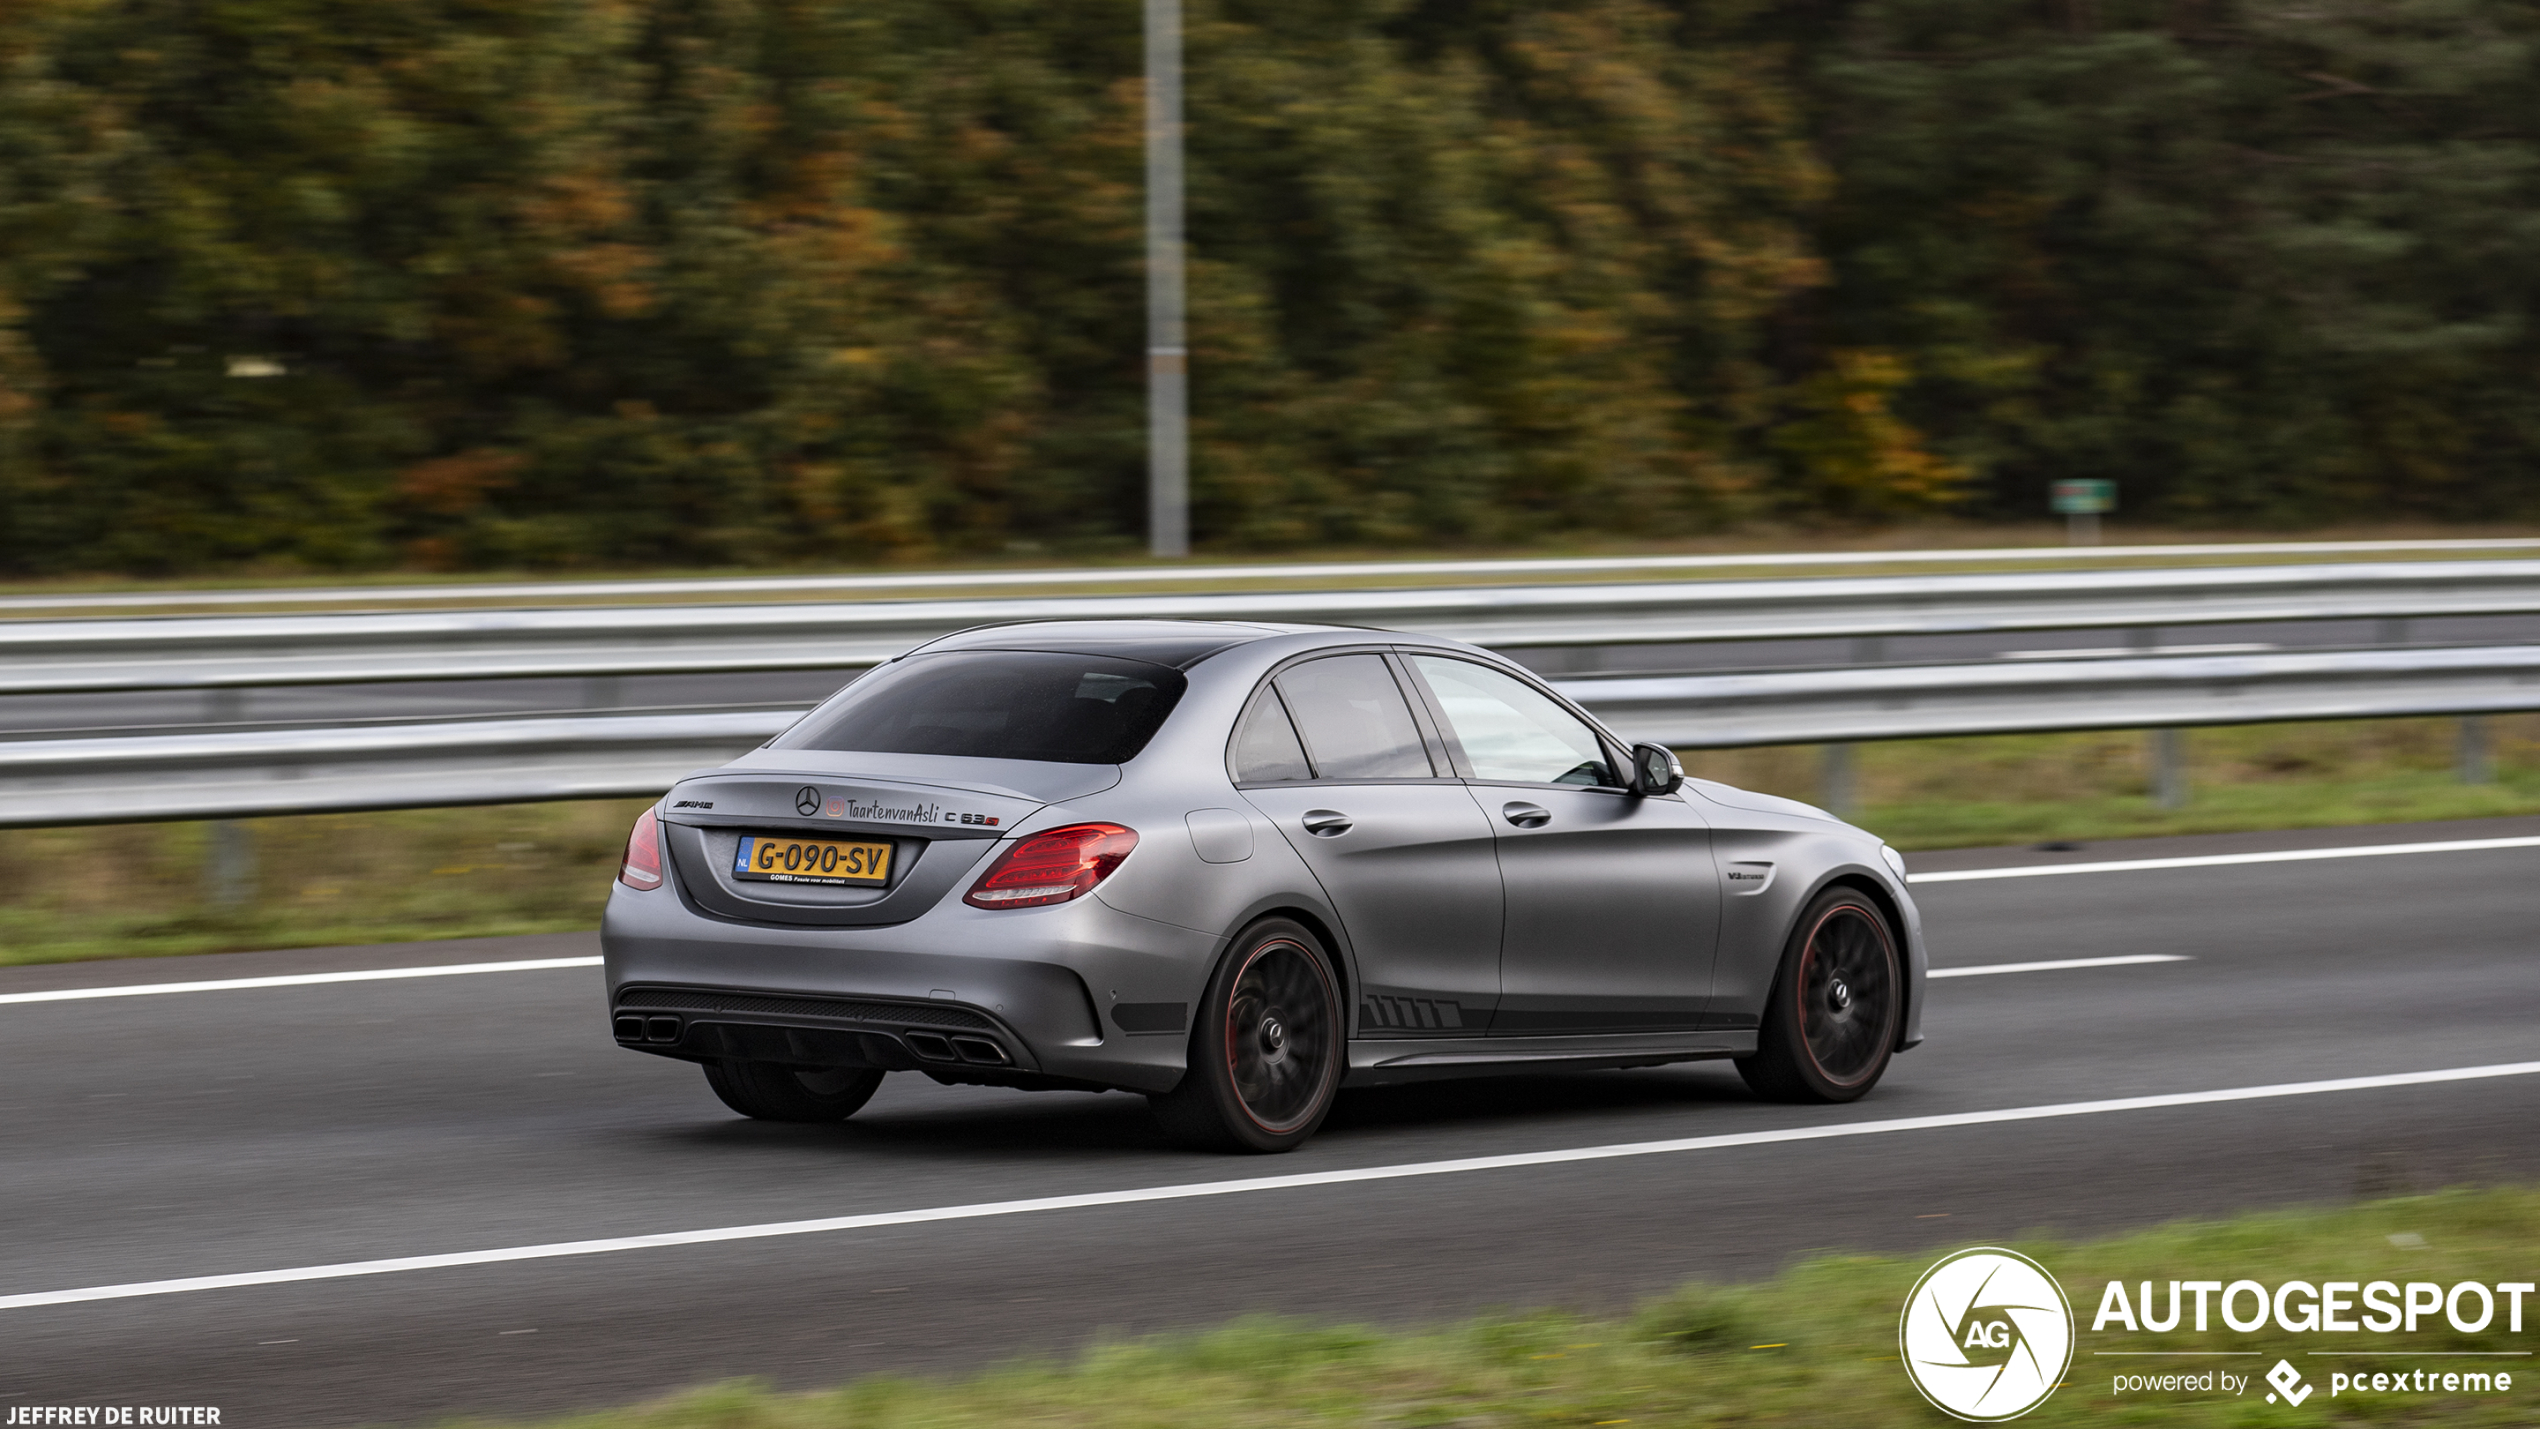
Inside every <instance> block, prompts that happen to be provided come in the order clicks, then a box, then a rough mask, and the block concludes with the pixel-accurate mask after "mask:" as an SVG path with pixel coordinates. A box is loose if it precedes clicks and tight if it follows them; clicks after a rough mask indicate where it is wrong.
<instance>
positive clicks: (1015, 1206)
mask: <svg viewBox="0 0 2540 1429" xmlns="http://www.w3.org/2000/svg"><path fill="white" fill-rule="evenodd" d="M2535 1074H2540V1062H2505V1063H2499V1064H2496V1065H2493V1066H2485V1067H2445V1068H2440V1069H2437V1070H2434V1071H2425V1072H2394V1073H2389V1074H2387V1075H2384V1076H2378V1077H2339V1078H2337V1079H2335V1080H2333V1081H2324V1082H2283V1083H2278V1084H2275V1085H2272V1086H2263V1087H2229V1088H2224V1089H2221V1090H2216V1091H2203V1092H2171V1093H2167V1094H2164V1095H2160V1096H2148V1097H2118V1098H2115V1099H2112V1100H2108V1101H2095V1102H2061V1103H2056V1104H2052V1105H2047V1106H2023V1107H2006V1108H2003V1109H2001V1110H1999V1111H1968V1112H1952V1113H1949V1114H1947V1115H1942V1116H1908V1117H1897V1118H1895V1119H1893V1120H1889V1121H1854V1122H1842V1123H1838V1124H1836V1125H1833V1126H1796V1127H1787V1128H1784V1129H1781V1130H1778V1131H1741V1132H1731V1133H1729V1134H1726V1135H1722V1136H1689V1137H1684V1138H1681V1139H1679V1140H1674V1141H1633V1142H1624V1143H1621V1144H1618V1145H1613V1146H1582V1147H1576V1148H1573V1149H1570V1150H1567V1151H1523V1152H1517V1153H1515V1154H1513V1155H1506V1156H1469V1157H1464V1158H1462V1159H1460V1160H1454V1161H1414V1162H1408V1163H1403V1164H1399V1165H1393V1166H1364V1167H1359V1168H1356V1169H1354V1170H1344V1171H1306V1172H1300V1173H1298V1174H1296V1175H1292V1176H1253V1177H1247V1178H1245V1179H1242V1180H1237V1181H1198V1182H1191V1183H1186V1184H1183V1185H1178V1186H1141V1187H1135V1188H1131V1189H1128V1190H1120V1191H1090V1192H1086V1193H1084V1194H1082V1195H1074V1196H1041V1197H1036V1198H1034V1199H1031V1200H1024V1201H986V1202H980V1203H976V1204H973V1205H966V1206H931V1207H927V1208H925V1209H923V1210H913V1211H877V1212H873V1213H871V1214H867V1215H860V1216H828V1217H824V1218H822V1219H819V1220H808V1221H770V1222H765V1223H762V1224H759V1225H748V1226H717V1227H714V1228H712V1229H710V1230H693V1231H666V1232H663V1233H661V1234H658V1235H632V1236H613V1237H610V1238H608V1239H605V1240H571V1241H556V1242H552V1243H549V1244H546V1245H515V1246H505V1247H503V1248H500V1249H496V1250H462V1251H455V1252H452V1253H449V1254H445V1255H408V1256H399V1257H396V1258H394V1259H390V1260H352V1261H341V1262H338V1263H336V1264H333V1265H302V1266H295V1267H292V1268H290V1269H287V1270H251V1271H247V1272H245V1273H243V1274H238V1275H197V1276H191V1277H188V1278H185V1279H181V1280H141V1281H134V1282H131V1283H129V1284H124V1285H90V1286H86V1287H83V1288H81V1289H77V1290H42V1291H35V1292H33V1293H29V1294H24V1295H0V1310H23V1309H29V1308H32V1307H34V1306H38V1305H76V1304H80V1303H83V1302H86V1301H90V1300H130V1299H135V1298H138V1297H141V1296H149V1295H183V1294H187V1293H190V1292H193V1291H197V1290H235V1289H239V1288H242V1287H246V1286H252V1285H289V1284H294V1283H297V1282H300V1281H304V1280H342V1279H347V1278H349V1277H353V1276H360V1275H396V1274H401V1273H403V1272H406V1271H411V1270H449V1269H453V1268H456V1267H460V1266H469V1265H502V1264H508V1263H510V1262H512V1261H520V1260H554V1259H557V1258H559V1257H563V1256H574V1255H611V1254H615V1253H617V1252H619V1251H628V1250H661V1249H665V1248H668V1247H672V1246H689V1245H715V1244H719V1243H721V1242H724V1241H736V1240H767V1239H771V1238H774V1237H778V1236H798V1235H821V1234H825V1233H827V1232H830V1231H855V1230H871V1229H874V1228H877V1227H881V1226H910V1225H928V1224H932V1223H934V1222H938V1221H975V1220H983V1219H986V1218H989V1217H995V1216H1020V1215H1031V1214H1034V1213H1037V1212H1041V1211H1075V1210H1085V1209H1088V1208H1092V1207H1099V1206H1134V1205H1143V1204H1146V1203H1149V1202H1154V1201H1188V1200H1196V1199H1199V1198H1201V1197H1205V1196H1239V1195H1246V1194H1249V1193H1252V1192H1256V1191H1291V1190H1299V1189H1303V1188H1306V1187H1311V1186H1348V1185H1357V1184H1361V1183H1365V1182H1370V1181H1400V1180H1405V1179H1408V1178H1410V1177H1414V1176H1454V1175H1461V1174H1464V1173H1466V1172H1471V1171H1506V1170H1513V1169H1519V1168H1524V1167H1532V1166H1562V1165H1568V1164H1572V1163H1575V1162H1581V1161H1613V1160H1619V1159H1623V1158H1626V1157H1636V1156H1664V1155H1668V1154H1671V1153H1674V1152H1680V1151H1718V1150H1724V1149H1726V1148H1729V1147H1737V1146H1773V1145H1780V1144H1783V1143H1788V1142H1795V1141H1833V1140H1838V1139H1841V1138H1845V1137H1854V1136H1883V1135H1887V1134H1889V1133H1892V1132H1900V1131H1940V1130H1946V1129H1948V1128H1952V1127H1961V1126H1993V1125H1998V1124H2000V1123H2003V1122H2013V1121H2047V1120H2052V1119H2056V1118H2060V1117H2071V1116H2099V1115H2104V1114H2106V1113H2109V1112H2121V1111H2154V1110H2159V1109H2161V1108H2164V1107H2183V1106H2207V1105H2211V1104H2214V1103H2217V1102H2244V1101H2267V1100H2271V1099H2274V1098H2279V1097H2304V1096H2318V1095H2321V1094H2323V1093H2327V1092H2360V1091H2374V1090H2379V1089H2381V1088H2385V1087H2416V1086H2430V1085H2435V1084H2438V1083H2444V1082H2476V1081H2488V1080H2492V1079H2494V1078H2498V1077H2528V1076H2532V1075H2535Z"/></svg>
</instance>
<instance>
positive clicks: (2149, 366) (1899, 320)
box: [0, 0, 2540, 572]
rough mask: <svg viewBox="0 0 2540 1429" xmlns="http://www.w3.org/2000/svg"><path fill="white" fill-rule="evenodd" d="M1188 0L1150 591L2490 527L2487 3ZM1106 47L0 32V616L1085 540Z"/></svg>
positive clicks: (1028, 32) (261, 16)
mask: <svg viewBox="0 0 2540 1429" xmlns="http://www.w3.org/2000/svg"><path fill="white" fill-rule="evenodd" d="M1187 5H1188V21H1187V24H1188V30H1189V60H1188V73H1189V81H1188V82H1189V112H1190V116H1191V121H1192V132H1191V137H1190V165H1191V234H1192V241H1193V267H1192V305H1193V345H1194V359H1193V384H1194V397H1193V400H1194V408H1195V426H1194V453H1195V461H1194V468H1195V484H1196V492H1195V498H1196V512H1195V523H1196V526H1197V529H1198V532H1199V534H1200V535H1201V537H1202V539H1204V540H1209V541H1212V542H1214V543H1217V544H1220V545H1226V546H1251V547H1272V546H1281V545H1294V544H1303V543H1322V542H1354V543H1389V542H1415V541H1438V540H1484V541H1505V540H1522V539H1527V538H1531V537H1535V536H1539V535H1542V534H1545V533H1550V532H1558V531H1580V532H1618V533H1630V534H1635V535H1663V534H1668V533H1676V532H1690V531H1700V530H1708V529H1717V528H1719V527H1722V526H1725V525H1730V524H1733V523H1736V522H1740V521H1747V520H1755V519H1775V520H1800V521H1818V520H1822V521H1847V522H1851V521H1874V520H1879V519H1882V518H1888V517H1893V516H1897V515H1902V514H1909V513H1913V512H1917V511H1926V510H1933V509H1944V508H1945V509H1953V510H1957V511H1961V512H1965V513H1968V514H1971V515H1975V516H1979V517H1981V516H1988V515H2021V516H2033V515H2034V514H2036V513H2037V512H2038V510H2039V509H2040V507H2041V505H2042V500H2043V497H2042V492H2043V488H2044V486H2045V484H2046V483H2047V482H2049V481H2051V480H2053V479H2056V478H2058V477H2066V476H2097V477H2113V478H2116V479H2118V480H2119V481H2121V482H2123V483H2124V490H2125V494H2126V501H2127V507H2128V509H2129V511H2131V512H2133V513H2135V514H2137V515H2146V516H2159V517H2164V518H2169V519H2175V520H2183V521H2212V522H2225V521H2228V522H2235V523H2270V522H2272V523H2298V522H2310V521H2321V520H2331V519H2340V518H2353V517H2359V516H2366V517H2368V516H2416V517H2433V518H2498V517H2508V516H2529V515H2531V514H2533V512H2534V510H2535V507H2540V502H2535V501H2534V499H2533V497H2532V495H2530V493H2532V492H2533V491H2534V489H2535V488H2534V484H2533V482H2532V481H2531V480H2529V479H2528V478H2527V477H2526V476H2525V475H2524V473H2525V472H2526V471H2527V470H2529V469H2530V468H2531V467H2532V465H2533V463H2534V461H2535V459H2540V364H2535V333H2534V331H2533V328H2532V324H2531V322H2530V320H2529V315H2530V314H2531V313H2532V310H2533V306H2534V301H2535V295H2534V284H2535V280H2540V241H2535V240H2540V233H2535V231H2534V230H2535V226H2540V204H2535V203H2534V201H2533V199H2534V190H2535V185H2540V171H2536V169H2540V123H2535V114H2534V110H2535V107H2540V65H2535V63H2534V51H2533V42H2534V33H2535V30H2536V29H2540V9H2535V7H2533V6H2531V5H2529V4H2528V3H2520V4H2511V3H2502V2H2501V0H2302V3H2300V4H2298V5H2295V4H2270V3H2260V0H2160V3H2157V4H2155V3H2149V0H1792V3H1785V4H1767V3H1753V0H1574V3H1569V4H1563V5H1557V6H1556V5H1550V4H1536V5H1528V4H1523V3H1519V0H1187ZM1139 53H1140V51H1139V18H1138V5H1137V0H16V3H14V4H11V5H8V6H5V7H0V567H5V568H7V569H13V570H16V571H21V572H40V571H53V570H77V569H118V570H131V571H161V570H183V569H197V568H206V567H217V566H221V565H227V564H234V563H239V562H250V561H253V562H262V563H268V564H271V563H284V564H297V565H305V566H310V567H360V566H376V565H384V564H393V563H409V564H419V565H425V566H440V567H459V566H475V565H494V564H501V565H568V564H574V563H598V562H608V563H620V564H623V563H643V562H663V563H670V562H678V563H696V562H706V563H741V564H749V563H761V562H773V561H796V560H807V559H852V558H869V557H880V556H889V555H892V554H902V553H906V554H916V553H927V552H938V551H960V550H1000V549H1033V548H1040V547H1047V548H1053V549H1057V548H1075V549H1083V548H1099V547H1100V546H1102V545H1104V544H1106V543H1121V544H1126V543H1131V542H1134V541H1136V540H1137V538H1138V532H1139V529H1140V522H1141V519H1142V518H1141V513H1142V510H1143V481H1144V446H1143V441H1144V423H1143V416H1142V412H1143V407H1142V402H1143V385H1142V383H1143V378H1142V370H1143V369H1142V352H1141V349H1142V341H1143V307H1142V304H1143V287H1142V281H1141V276H1140V275H1141V267H1140V262H1141V260H1140V251H1139V245H1140V233H1141V229H1140V215H1141V208H1140V205H1141V190H1140V182H1141V179H1140V173H1141V171H1140V131H1139V119H1140V108H1139V80H1138V70H1139Z"/></svg>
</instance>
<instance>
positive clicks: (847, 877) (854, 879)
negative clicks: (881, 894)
mask: <svg viewBox="0 0 2540 1429" xmlns="http://www.w3.org/2000/svg"><path fill="white" fill-rule="evenodd" d="M732 876H733V877H735V878H756V879H764V880H766V881H768V882H770V883H887V882H889V881H890V878H891V846H890V845H889V844H884V843H846V842H843V841H841V840H838V839H785V838H765V837H761V836H759V835H755V834H747V835H743V836H742V839H741V847H740V850H739V851H738V852H737V853H735V854H734V855H733V858H732Z"/></svg>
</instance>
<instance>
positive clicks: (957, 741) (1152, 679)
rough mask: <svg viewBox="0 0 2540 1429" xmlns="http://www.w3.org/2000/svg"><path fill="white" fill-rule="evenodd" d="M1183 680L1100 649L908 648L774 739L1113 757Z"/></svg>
mask: <svg viewBox="0 0 2540 1429" xmlns="http://www.w3.org/2000/svg"><path fill="white" fill-rule="evenodd" d="M1183 685H1184V681H1183V679H1182V674H1181V672H1180V671H1179V670H1173V669H1168V668H1167V667H1165V666H1162V665H1150V664H1148V663H1146V662H1145V661H1143V660H1120V659H1114V658H1112V657H1110V656H1106V655H1061V654H1052V653H1048V652H1045V651H1034V650H955V651H946V652H944V653H942V654H939V655H911V656H909V657H908V658H907V659H904V660H901V661H898V662H897V663H894V664H890V665H885V666H883V667H881V668H880V669H878V670H875V671H874V672H873V673H872V674H869V675H867V676H865V677H864V678H863V679H861V680H858V681H856V682H855V683H854V684H852V685H849V686H847V688H845V689H844V690H841V691H839V692H838V694H837V695H836V697H834V698H833V699H831V700H830V702H829V703H828V704H826V705H823V706H822V707H820V708H819V709H816V710H814V711H812V712H811V713H810V714H808V715H806V716H804V717H803V721H802V723H800V724H798V725H796V726H794V727H793V728H792V729H790V730H787V731H786V732H785V733H784V734H782V735H780V736H778V738H777V739H776V741H775V743H774V745H773V747H774V748H777V749H834V750H857V751H862V752H865V753H871V754H949V755H955V756H961V757H967V758H972V759H1037V760H1040V761H1042V762H1044V763H1049V764H1119V763H1123V762H1125V761H1127V760H1129V759H1131V758H1133V757H1135V756H1136V754H1137V752H1138V751H1139V750H1141V749H1144V748H1145V747H1146V742H1147V740H1148V739H1149V738H1150V737H1152V736H1153V735H1154V734H1155V731H1156V729H1157V727H1158V726H1160V725H1162V724H1163V723H1164V717H1165V716H1166V715H1168V714H1170V713H1172V711H1173V704H1174V702H1175V701H1176V700H1179V699H1180V698H1181V697H1182V688H1183Z"/></svg>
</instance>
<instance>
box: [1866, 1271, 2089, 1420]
mask: <svg viewBox="0 0 2540 1429" xmlns="http://www.w3.org/2000/svg"><path fill="white" fill-rule="evenodd" d="M1896 1337H1897V1347H1898V1353H1899V1355H1900V1356H1901V1357H1902V1358H1903V1359H1904V1361H1905V1374H1906V1377H1907V1378H1909V1379H1911V1380H1913V1381H1914V1388H1916V1389H1918V1390H1921V1391H1922V1395H1923V1398H1925V1399H1928V1400H1930V1401H1931V1402H1932V1407H1934V1408H1936V1409H1938V1410H1939V1411H1940V1412H1941V1413H1943V1414H1947V1415H1949V1416H1951V1417H1952V1418H1956V1419H1965V1420H1968V1421H1970V1422H1972V1423H1977V1424H1990V1423H1996V1422H1999V1421H2001V1420H2004V1419H2017V1418H2019V1417H2020V1416H2021V1415H2023V1414H2026V1413H2028V1412H2029V1411H2030V1410H2032V1409H2035V1408H2036V1407H2037V1406H2039V1405H2041V1404H2044V1403H2045V1402H2046V1397H2047V1396H2048V1395H2050V1394H2053V1393H2054V1392H2055V1386H2056V1385H2058V1384H2060V1383H2062V1382H2063V1378H2064V1373H2065V1371H2067V1370H2069V1369H2071V1368H2072V1363H2073V1307H2072V1302H2071V1301H2069V1300H2066V1299H2065V1298H2064V1287H2062V1286H2061V1285H2058V1284H2056V1283H2055V1277H2054V1276H2052V1275H2049V1274H2047V1273H2046V1267H2045V1266H2042V1265H2040V1264H2038V1263H2037V1262H2036V1261H2034V1260H2031V1259H2029V1258H2028V1257H2027V1256H2025V1255H2022V1254H2020V1253H2019V1252H2018V1251H2015V1250H2002V1249H1999V1248H1997V1247H1994V1246H1979V1247H1977V1248H1975V1249H1973V1250H1962V1251H1959V1252H1958V1253H1957V1254H1955V1255H1952V1256H1948V1257H1946V1258H1944V1259H1943V1260H1941V1261H1940V1263H1939V1264H1937V1265H1934V1266H1933V1267H1932V1268H1931V1269H1929V1270H1926V1271H1924V1272H1923V1278H1922V1279H1920V1280H1917V1281H1915V1282H1914V1289H1913V1291H1912V1293H1910V1294H1908V1295H1907V1296H1906V1297H1905V1313H1904V1315H1903V1316H1902V1317H1900V1319H1899V1320H1898V1323H1897V1331H1896Z"/></svg>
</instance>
